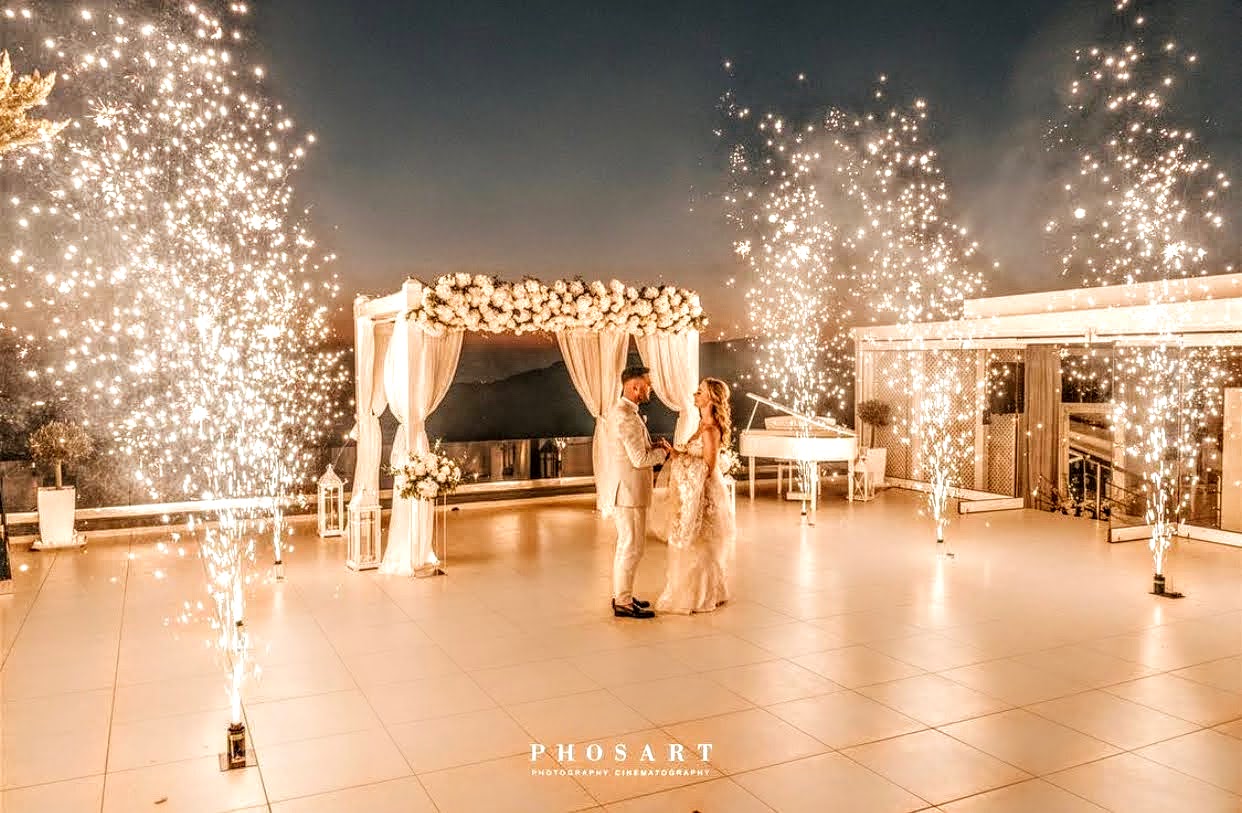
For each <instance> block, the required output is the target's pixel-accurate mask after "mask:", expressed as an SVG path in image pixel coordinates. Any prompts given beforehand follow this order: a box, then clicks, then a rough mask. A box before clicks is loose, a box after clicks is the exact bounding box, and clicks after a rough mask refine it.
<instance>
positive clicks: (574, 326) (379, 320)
mask: <svg viewBox="0 0 1242 813" xmlns="http://www.w3.org/2000/svg"><path fill="white" fill-rule="evenodd" d="M704 323H705V319H704V317H703V312H702V308H701V306H700V304H699V299H698V295H697V294H695V293H694V292H692V291H687V290H685V289H681V288H675V287H673V286H668V285H663V286H645V287H636V286H628V285H625V284H622V283H620V282H617V281H615V280H614V281H612V282H609V283H603V282H592V283H587V282H584V281H582V280H560V281H557V282H554V283H551V284H545V283H542V282H539V281H536V280H531V279H527V280H523V281H521V282H514V283H506V282H501V281H497V280H495V279H492V278H490V277H485V276H479V275H469V274H453V275H446V276H444V277H441V278H439V279H438V280H436V281H434V282H432V283H423V282H420V281H418V280H407V281H406V282H405V283H404V284H403V285H402V286H401V290H399V291H397V292H395V293H392V294H389V295H387V296H382V297H376V298H371V297H367V296H359V297H357V298H356V299H355V300H354V364H355V402H356V409H357V422H356V424H355V433H356V437H357V442H358V459H357V465H356V468H355V472H354V483H353V489H352V492H353V493H352V495H351V499H350V504H351V507H358V506H361V505H374V504H377V503H378V500H379V475H380V454H381V451H382V443H383V441H382V437H381V434H380V422H379V418H380V416H381V415H382V414H383V413H384V412H385V411H386V410H388V411H391V412H392V413H393V415H394V416H395V417H396V419H397V421H398V430H397V436H396V438H395V440H394V442H393V447H392V453H391V455H390V463H391V464H392V465H394V466H395V465H399V464H401V463H403V462H404V461H405V459H406V457H407V456H408V454H409V453H410V452H414V451H426V450H427V449H428V447H429V443H428V439H427V431H426V422H427V418H428V416H430V415H431V413H432V412H433V411H435V409H436V407H437V406H438V405H439V404H440V402H441V401H442V400H443V398H444V396H445V395H446V394H447V392H448V389H449V386H450V385H451V384H452V382H453V376H454V374H455V372H456V370H457V362H458V359H459V356H460V353H461V346H462V339H463V337H464V335H465V333H466V332H467V331H475V332H490V333H504V332H509V333H527V332H552V333H555V334H556V338H557V342H558V343H559V345H560V348H561V352H562V353H563V354H564V357H565V364H566V367H567V368H568V369H569V374H570V378H571V379H572V380H573V384H574V387H575V389H576V390H577V392H578V394H579V395H580V396H581V397H582V400H583V403H584V404H585V405H586V408H587V410H588V411H589V412H590V413H591V415H592V417H594V418H595V434H594V439H593V455H592V457H593V463H594V475H595V480H596V491H597V493H598V498H597V507H598V508H599V509H600V510H601V511H603V512H605V513H608V512H609V511H610V510H611V500H612V498H613V497H614V494H613V493H612V491H613V489H611V488H609V484H610V483H611V482H612V477H611V474H610V472H609V470H608V469H609V467H608V464H607V460H606V457H605V455H604V454H603V453H604V450H605V449H604V445H605V434H606V431H607V427H606V422H605V420H604V417H605V415H606V413H607V410H608V409H609V408H610V407H611V406H612V404H613V403H615V402H616V400H617V399H618V398H619V397H620V394H621V372H622V370H623V369H624V367H625V363H626V357H627V356H628V353H629V340H630V337H631V336H634V337H635V340H636V343H637V345H638V350H639V353H640V354H641V356H642V359H643V363H644V364H645V365H646V366H648V367H650V368H651V373H652V384H653V388H654V390H655V392H656V395H657V396H658V397H659V398H660V400H661V401H663V402H664V404H665V405H666V406H668V408H669V409H671V410H673V411H674V412H676V413H677V414H678V418H677V428H676V432H675V440H676V441H678V442H681V441H684V440H685V439H687V438H688V437H689V436H690V435H692V434H693V433H694V431H695V429H696V428H697V424H698V413H697V410H696V409H695V407H694V391H695V389H696V388H697V386H698V380H699V332H698V331H699V328H700V327H701V326H702V325H703V324H704ZM429 510H431V509H430V508H429V507H428V506H427V505H423V504H422V501H419V500H412V499H405V498H402V497H400V496H399V494H397V493H396V491H395V490H394V495H393V510H392V516H391V519H390V522H389V530H388V544H389V545H392V544H393V542H394V540H401V539H404V538H405V537H406V536H407V535H413V536H414V537H421V536H423V535H425V534H424V533H423V532H422V531H420V529H422V528H426V529H428V530H427V531H426V533H430V531H429V528H430V524H429V523H428V522H426V519H427V518H426V517H421V516H417V514H418V512H426V511H429ZM415 541H416V545H415V549H416V550H420V549H425V551H426V554H427V555H428V556H434V555H433V554H431V553H430V540H429V539H428V540H423V539H421V538H419V539H416V540H415ZM416 559H417V556H416ZM420 564H423V563H420V562H418V561H415V562H414V565H415V567H418V566H419V565H420Z"/></svg>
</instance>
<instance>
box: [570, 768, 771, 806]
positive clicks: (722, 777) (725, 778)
mask: <svg viewBox="0 0 1242 813" xmlns="http://www.w3.org/2000/svg"><path fill="white" fill-rule="evenodd" d="M714 770H716V773H717V775H716V776H705V777H702V778H696V779H694V780H693V781H690V782H687V783H686V784H684V785H677V786H676V787H672V788H664V789H663V790H649V791H646V792H643V793H636V794H634V795H632V796H625V797H622V798H620V799H613V800H612V801H611V802H604V801H601V800H600V798H599V797H598V796H596V795H595V794H593V793H591V792H590V791H589V790H588V791H587V793H588V794H589V795H590V796H591V798H592V799H594V800H595V802H596V804H597V806H602V807H604V808H605V809H607V808H608V806H609V805H621V804H625V803H628V802H633V801H635V800H637V799H646V798H648V797H651V796H659V795H660V794H663V793H673V792H676V791H679V790H682V789H684V788H691V787H694V786H695V785H705V784H707V783H708V782H730V783H732V784H733V785H736V786H737V788H738V789H739V790H741V791H742V792H743V793H746V794H747V795H749V796H751V797H752V798H753V799H755V801H756V802H758V803H759V804H761V805H763V806H764V807H765V808H767V809H768V810H773V811H774V813H778V812H777V811H775V810H774V809H773V808H772V807H771V806H770V805H769V804H768V803H767V802H765V801H763V800H762V799H760V798H758V797H757V796H755V794H754V793H752V792H751V791H750V789H749V788H747V787H745V786H743V785H742V784H741V783H739V782H734V781H733V778H732V777H731V776H729V775H728V774H724V773H720V771H719V769H714ZM586 809H587V810H591V809H593V808H586Z"/></svg>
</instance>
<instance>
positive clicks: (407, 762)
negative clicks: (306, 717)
mask: <svg viewBox="0 0 1242 813" xmlns="http://www.w3.org/2000/svg"><path fill="white" fill-rule="evenodd" d="M402 612H403V613H404V611H402ZM314 622H315V626H316V627H318V628H319V631H320V633H321V634H323V635H324V637H325V638H326V637H327V631H326V630H325V629H324V626H323V623H322V622H321V621H320V620H319V619H318V618H314ZM420 630H421V628H420ZM328 645H329V646H331V647H332V652H333V653H334V654H335V655H336V657H337V660H339V661H340V662H341V666H342V667H344V669H345V671H346V672H347V673H348V674H349V678H350V680H351V681H353V684H354V688H353V689H352V690H343V691H354V692H357V693H358V694H359V695H360V696H361V697H362V700H363V702H364V703H366V704H367V708H368V709H370V711H371V714H372V715H373V716H374V718H375V720H376V721H377V722H378V723H379V724H380V728H381V729H382V730H383V732H384V736H385V737H387V738H388V742H389V743H390V744H391V745H392V747H393V748H395V749H396V751H397V753H398V754H399V755H400V756H401V761H402V762H403V763H405V767H406V769H407V770H408V771H409V772H410V775H411V776H413V777H414V778H415V781H416V782H418V786H419V788H420V789H421V790H422V791H423V794H424V795H425V796H426V797H427V798H428V799H431V794H430V793H429V792H428V791H427V787H426V786H425V785H424V784H423V782H422V780H421V779H419V778H418V774H417V772H416V771H415V770H414V766H413V765H411V764H410V760H409V758H408V757H407V756H406V755H405V751H404V750H403V749H402V748H401V745H400V744H399V743H398V742H397V740H396V738H395V737H394V736H393V733H392V731H390V730H389V728H388V724H387V723H385V722H384V718H383V717H381V716H380V714H379V711H378V710H377V709H376V708H375V704H374V703H372V702H371V698H370V696H369V695H367V693H366V691H365V690H364V689H363V688H362V686H361V685H360V684H359V683H358V678H357V676H356V675H354V673H353V670H352V669H350V668H349V666H348V665H346V663H345V659H344V657H342V655H341V652H340V650H339V649H338V648H337V646H336V644H334V643H332V641H331V640H330V639H329V641H328ZM446 656H447V653H446ZM322 694H332V692H321V693H319V695H322ZM319 695H308V696H309V697H316V696H319ZM351 733H354V732H351ZM262 768H263V766H262V763H260V764H259V769H260V778H262ZM367 784H376V783H374V782H371V783H367ZM263 796H264V798H265V799H267V800H268V806H269V807H270V806H271V804H272V801H271V797H270V796H269V795H268V793H267V785H266V783H265V784H264V787H263ZM282 801H284V800H282ZM432 806H433V807H435V808H436V809H437V810H439V806H438V805H436V803H435V801H434V800H432Z"/></svg>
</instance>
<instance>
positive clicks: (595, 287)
mask: <svg viewBox="0 0 1242 813" xmlns="http://www.w3.org/2000/svg"><path fill="white" fill-rule="evenodd" d="M591 293H593V294H594V295H595V296H603V295H604V294H606V293H608V287H607V286H606V285H604V283H602V282H600V281H599V280H595V282H592V283H591Z"/></svg>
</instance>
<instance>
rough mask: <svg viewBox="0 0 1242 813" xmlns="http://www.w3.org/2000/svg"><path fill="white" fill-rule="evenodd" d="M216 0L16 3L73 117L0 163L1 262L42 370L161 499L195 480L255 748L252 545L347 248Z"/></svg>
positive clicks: (324, 417)
mask: <svg viewBox="0 0 1242 813" xmlns="http://www.w3.org/2000/svg"><path fill="white" fill-rule="evenodd" d="M245 11H246V9H245V7H244V6H243V5H241V4H237V3H234V4H232V5H230V6H229V8H228V10H227V15H222V16H216V15H215V14H213V13H212V12H211V11H210V10H208V9H205V8H204V7H203V6H201V5H200V6H194V5H189V6H185V7H183V8H181V9H179V10H176V11H167V12H162V13H160V12H144V11H143V10H142V7H141V6H139V5H137V4H135V5H133V6H132V7H130V6H128V5H126V4H115V5H114V6H113V7H112V8H109V9H102V10H95V11H88V10H80V9H76V10H72V11H69V10H56V11H51V10H49V11H48V12H47V13H45V14H44V13H39V14H36V13H32V12H30V11H28V10H22V11H14V10H6V11H3V12H0V13H2V14H3V18H0V24H3V25H4V26H5V27H6V29H7V30H6V37H5V39H6V42H12V43H16V45H14V46H11V47H12V48H13V49H14V53H15V54H22V55H23V56H26V55H29V56H30V57H31V58H32V59H37V60H38V61H39V62H40V64H44V65H47V66H49V67H54V68H55V69H56V70H57V71H58V73H59V76H60V79H61V83H62V84H61V91H60V92H61V95H62V96H63V99H64V101H65V105H66V106H67V108H68V109H67V110H66V112H68V113H69V114H70V115H72V117H73V123H72V124H71V125H70V126H69V127H68V128H67V129H66V130H65V131H64V132H63V133H62V134H61V137H60V138H58V139H56V140H55V141H52V142H46V143H43V144H42V145H39V146H36V147H34V148H32V149H29V150H26V151H24V152H20V153H17V154H16V158H14V159H12V160H10V159H9V158H7V157H6V162H5V163H4V164H2V165H0V172H3V173H4V174H5V176H6V180H9V179H13V180H14V182H13V184H12V185H11V188H15V189H18V190H19V191H18V194H16V195H14V196H13V198H12V199H11V200H9V201H7V203H8V206H7V207H6V210H5V214H4V216H5V217H6V218H7V219H8V220H9V223H8V224H6V229H9V228H11V230H12V233H14V234H15V235H16V239H15V240H14V242H13V244H12V246H11V247H10V248H8V251H9V252H10V253H9V256H8V257H7V263H6V264H5V265H4V266H3V278H0V299H2V301H0V318H2V319H3V324H2V327H3V329H4V330H5V332H7V333H9V334H10V335H11V336H13V337H14V338H16V339H17V340H19V341H21V342H22V343H23V344H25V345H27V346H28V347H29V348H31V352H32V354H33V356H34V357H38V358H41V359H47V360H49V361H48V363H46V364H45V365H43V366H40V367H38V368H32V369H30V370H29V371H28V375H29V377H30V378H31V379H32V381H36V382H38V383H40V384H42V385H44V386H48V387H50V388H51V389H52V390H53V391H54V392H55V393H56V397H57V399H58V401H59V402H60V404H61V405H62V408H64V409H66V410H71V409H78V410H80V411H82V412H83V413H84V414H85V416H86V419H87V421H88V422H89V424H90V425H91V426H92V428H93V429H94V431H95V432H97V433H98V434H100V435H102V436H104V437H105V438H107V440H108V441H109V445H110V447H111V449H112V452H113V454H114V456H115V459H116V462H117V464H118V466H121V467H123V468H124V469H125V470H126V471H127V472H130V473H132V476H133V479H134V482H135V484H136V486H137V487H138V488H140V489H141V490H144V491H145V492H147V493H148V494H149V495H150V496H151V497H152V498H156V499H161V498H163V499H168V498H180V497H192V498H199V499H202V500H205V501H208V502H206V503H205V506H207V507H206V508H205V510H204V515H205V516H204V518H203V519H204V521H200V522H197V523H195V524H194V525H193V527H194V529H195V535H196V537H197V539H198V543H199V551H200V555H201V557H202V560H203V563H204V568H205V573H206V577H207V584H208V591H209V593H210V595H211V599H212V600H211V602H210V605H209V606H211V607H212V608H214V617H213V625H214V626H215V627H216V629H217V630H218V632H219V638H218V644H219V648H220V650H221V652H222V653H223V654H224V656H225V659H226V661H227V664H228V690H229V696H230V698H231V701H232V711H231V716H230V721H229V722H230V737H229V750H228V753H227V754H226V755H225V756H227V758H228V759H227V760H226V761H227V763H228V764H229V766H231V767H237V766H239V765H244V764H246V760H247V751H246V744H245V736H244V727H243V720H242V715H241V684H242V679H243V677H244V675H245V673H246V669H247V649H248V642H247V634H246V628H245V592H246V586H247V584H248V583H249V582H251V581H253V580H254V578H255V577H254V576H252V575H250V574H249V572H248V569H247V563H248V562H250V561H252V560H253V558H254V555H255V549H256V539H257V538H260V537H261V536H263V535H266V534H268V533H270V534H271V538H272V542H273V544H274V548H275V550H274V555H275V560H276V562H278V563H279V562H281V561H282V557H281V548H280V546H281V536H282V533H283V530H282V529H283V527H284V523H283V521H282V511H283V506H284V504H285V499H286V497H287V496H288V495H289V494H290V493H291V491H293V490H294V489H295V488H296V487H300V486H302V485H303V484H304V483H305V481H306V479H307V474H308V471H309V467H310V466H311V465H312V464H313V463H314V462H315V461H314V460H313V454H312V452H311V451H309V449H310V447H312V446H313V444H315V443H316V442H318V441H319V440H321V439H322V437H323V436H324V433H325V431H326V430H327V427H328V421H329V420H330V418H331V417H332V416H331V414H330V413H331V409H332V407H331V403H332V398H333V394H334V390H335V388H336V387H337V385H339V383H340V382H341V381H342V380H343V379H342V377H343V376H344V375H346V371H345V370H344V369H343V367H342V365H341V364H340V363H339V362H340V359H339V357H338V356H337V355H335V354H332V353H324V352H321V351H320V348H322V347H323V346H324V343H325V340H326V339H327V337H328V324H327V315H328V312H327V308H326V306H325V305H324V304H322V303H323V302H324V301H326V300H328V299H330V298H331V297H332V296H333V295H335V293H336V283H335V281H334V280H333V279H332V278H331V277H330V276H327V275H325V274H324V273H322V272H321V264H322V263H324V262H326V261H327V260H329V259H330V257H328V256H325V255H324V254H323V253H322V252H321V251H320V250H319V249H318V248H317V247H316V245H315V242H314V241H313V240H312V239H311V238H310V236H309V233H308V231H307V229H306V226H305V222H304V217H303V215H302V213H295V212H294V211H293V201H292V197H293V192H292V187H291V184H290V178H291V176H292V174H293V173H294V172H295V171H296V170H297V169H298V167H299V165H300V163H301V161H302V159H303V157H304V154H305V152H306V150H307V148H308V146H309V144H311V143H312V142H313V140H314V139H313V137H312V136H301V135H298V134H297V132H296V130H295V128H294V126H293V123H292V121H291V120H290V119H289V117H288V116H287V115H286V114H285V113H284V111H283V110H282V109H281V107H280V106H279V105H277V104H275V103H273V102H272V101H270V99H269V96H268V94H267V92H266V90H265V89H264V87H263V84H262V76H263V71H262V69H261V68H259V67H257V66H254V65H248V64H246V61H245V58H244V56H243V55H242V54H240V53H239V52H238V51H235V50H233V49H234V48H235V47H237V42H238V41H239V40H241V39H242V35H241V32H240V31H238V30H233V29H231V28H230V27H229V26H230V24H229V23H227V22H226V21H225V16H229V17H232V16H233V15H238V14H244V13H245Z"/></svg>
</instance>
